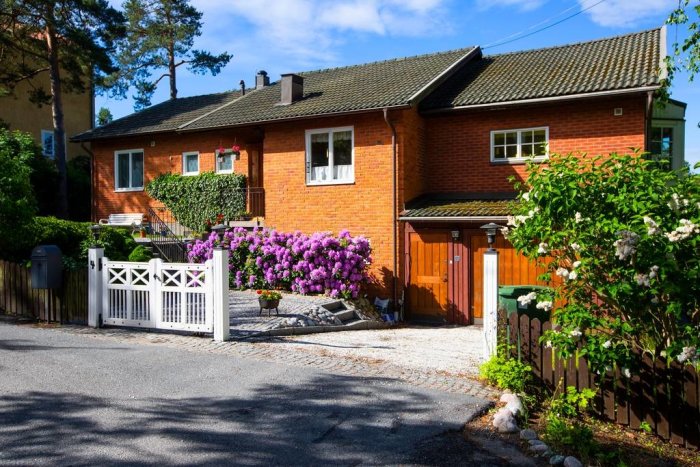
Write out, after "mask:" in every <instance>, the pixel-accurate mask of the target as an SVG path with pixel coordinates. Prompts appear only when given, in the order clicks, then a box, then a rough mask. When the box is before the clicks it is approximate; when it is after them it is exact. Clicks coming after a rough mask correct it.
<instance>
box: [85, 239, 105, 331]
mask: <svg viewBox="0 0 700 467" xmlns="http://www.w3.org/2000/svg"><path fill="white" fill-rule="evenodd" d="M104 255H105V250H104V248H98V247H91V248H90V249H89V250H88V326H90V327H93V328H96V327H98V326H99V324H100V315H101V314H102V258H103V257H104Z"/></svg>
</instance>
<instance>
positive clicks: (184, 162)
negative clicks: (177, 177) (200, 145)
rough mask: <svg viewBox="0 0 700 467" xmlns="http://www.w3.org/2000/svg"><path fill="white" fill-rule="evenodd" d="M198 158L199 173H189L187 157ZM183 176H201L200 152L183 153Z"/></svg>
mask: <svg viewBox="0 0 700 467" xmlns="http://www.w3.org/2000/svg"><path fill="white" fill-rule="evenodd" d="M188 156H197V171H196V172H188V171H187V157H188ZM182 175H199V151H189V152H183V153H182Z"/></svg>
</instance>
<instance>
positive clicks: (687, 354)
mask: <svg viewBox="0 0 700 467" xmlns="http://www.w3.org/2000/svg"><path fill="white" fill-rule="evenodd" d="M676 358H677V359H678V361H679V362H680V363H685V362H687V361H689V362H691V363H693V364H696V363H697V362H698V359H700V355H698V349H697V347H695V346H690V347H683V351H682V352H681V353H680V354H678V357H676Z"/></svg>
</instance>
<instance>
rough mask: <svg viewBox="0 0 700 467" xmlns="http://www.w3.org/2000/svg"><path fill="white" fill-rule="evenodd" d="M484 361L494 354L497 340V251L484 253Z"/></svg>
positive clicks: (491, 250) (492, 250) (490, 250)
mask: <svg viewBox="0 0 700 467" xmlns="http://www.w3.org/2000/svg"><path fill="white" fill-rule="evenodd" d="M483 304H484V305H483V313H484V359H485V360H488V359H489V358H490V357H491V356H493V355H495V354H496V347H497V338H498V251H496V250H494V249H489V250H487V251H485V252H484V301H483Z"/></svg>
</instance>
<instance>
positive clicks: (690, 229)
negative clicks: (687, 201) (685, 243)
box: [666, 219, 700, 242]
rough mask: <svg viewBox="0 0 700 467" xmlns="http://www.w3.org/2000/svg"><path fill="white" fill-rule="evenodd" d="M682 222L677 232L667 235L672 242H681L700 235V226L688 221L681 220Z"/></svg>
mask: <svg viewBox="0 0 700 467" xmlns="http://www.w3.org/2000/svg"><path fill="white" fill-rule="evenodd" d="M680 222H681V225H679V226H678V227H676V230H673V231H671V232H669V233H667V234H666V238H668V240H669V241H670V242H680V241H681V240H685V239H686V238H688V237H690V236H691V235H693V234H699V233H700V225H698V224H694V223H692V222H691V221H689V220H688V219H681V221H680Z"/></svg>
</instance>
